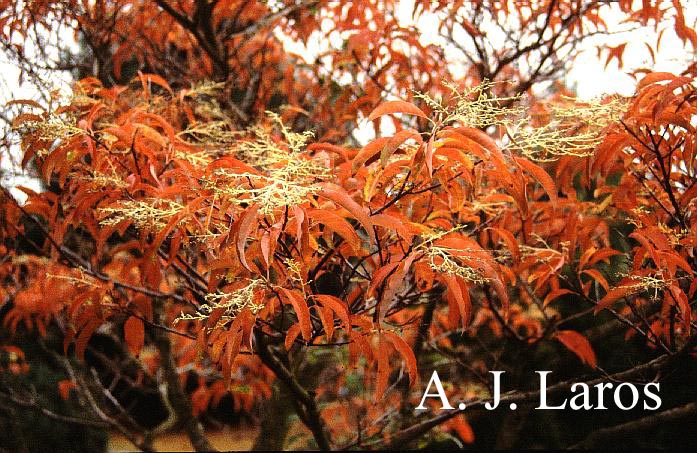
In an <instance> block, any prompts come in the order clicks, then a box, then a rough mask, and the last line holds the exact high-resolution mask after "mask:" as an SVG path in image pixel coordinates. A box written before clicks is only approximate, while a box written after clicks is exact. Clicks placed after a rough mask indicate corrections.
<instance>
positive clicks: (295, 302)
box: [281, 288, 312, 341]
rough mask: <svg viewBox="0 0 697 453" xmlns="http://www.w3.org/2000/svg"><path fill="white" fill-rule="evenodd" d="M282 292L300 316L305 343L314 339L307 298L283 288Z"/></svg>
mask: <svg viewBox="0 0 697 453" xmlns="http://www.w3.org/2000/svg"><path fill="white" fill-rule="evenodd" d="M281 291H282V292H283V294H284V295H285V296H286V297H285V298H286V301H287V303H290V304H291V305H292V306H293V310H295V314H296V315H297V316H298V323H299V324H300V332H301V333H302V336H303V338H304V339H305V341H310V340H311V339H312V321H311V320H310V308H309V307H308V306H307V303H306V302H305V298H303V296H301V295H300V294H298V293H297V292H296V291H293V290H290V289H286V288H281Z"/></svg>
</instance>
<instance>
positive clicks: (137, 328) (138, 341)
mask: <svg viewBox="0 0 697 453" xmlns="http://www.w3.org/2000/svg"><path fill="white" fill-rule="evenodd" d="M123 333H124V337H125V339H126V345H127V346H128V350H129V351H130V352H131V354H133V355H134V356H138V354H140V350H141V349H143V342H144V341H145V326H144V325H143V321H142V320H141V319H139V318H136V317H135V316H131V317H130V318H128V319H127V320H126V322H125V323H124V325H123Z"/></svg>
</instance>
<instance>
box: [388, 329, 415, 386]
mask: <svg viewBox="0 0 697 453" xmlns="http://www.w3.org/2000/svg"><path fill="white" fill-rule="evenodd" d="M383 335H384V336H385V337H386V338H387V339H388V340H389V341H390V343H392V345H393V346H394V348H395V349H396V350H397V352H399V354H400V355H401V356H402V358H403V359H404V362H405V363H406V365H407V372H408V373H409V384H410V385H412V386H413V385H414V384H415V383H416V380H417V379H418V377H419V374H418V371H417V368H416V356H415V355H414V351H412V349H411V347H410V346H409V345H408V344H407V342H406V341H404V339H403V338H402V337H400V336H399V335H397V334H396V333H394V332H383Z"/></svg>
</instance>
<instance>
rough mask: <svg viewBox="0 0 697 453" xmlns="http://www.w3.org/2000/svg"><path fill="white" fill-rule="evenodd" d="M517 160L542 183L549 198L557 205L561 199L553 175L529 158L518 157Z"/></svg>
mask: <svg viewBox="0 0 697 453" xmlns="http://www.w3.org/2000/svg"><path fill="white" fill-rule="evenodd" d="M515 161H516V162H517V163H518V164H519V165H520V166H521V167H523V168H524V169H525V171H527V172H528V173H530V174H531V175H532V176H533V177H534V178H535V179H536V180H537V182H539V183H540V185H541V186H542V188H543V189H544V190H545V192H547V195H548V196H549V200H550V201H551V202H552V204H553V205H555V206H556V205H557V202H558V201H559V199H558V197H557V186H556V185H555V184H554V180H553V179H552V177H551V176H549V173H547V172H546V171H545V170H544V169H543V168H542V167H540V166H538V165H536V164H534V163H532V162H530V161H529V160H527V159H521V158H518V157H516V158H515Z"/></svg>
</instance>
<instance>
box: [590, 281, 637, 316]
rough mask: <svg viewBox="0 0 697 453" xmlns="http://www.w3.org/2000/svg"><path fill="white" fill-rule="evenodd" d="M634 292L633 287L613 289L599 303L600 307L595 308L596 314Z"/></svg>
mask: <svg viewBox="0 0 697 453" xmlns="http://www.w3.org/2000/svg"><path fill="white" fill-rule="evenodd" d="M632 291H634V289H633V288H632V287H631V286H618V287H617V288H612V289H611V290H610V291H609V292H608V293H607V294H605V297H603V298H602V299H601V300H600V302H598V305H596V306H595V310H594V312H595V313H598V312H599V311H601V310H603V309H605V308H607V307H609V306H610V305H612V304H613V303H615V301H616V300H618V299H621V298H623V297H624V296H626V295H628V294H630V293H632Z"/></svg>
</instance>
